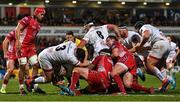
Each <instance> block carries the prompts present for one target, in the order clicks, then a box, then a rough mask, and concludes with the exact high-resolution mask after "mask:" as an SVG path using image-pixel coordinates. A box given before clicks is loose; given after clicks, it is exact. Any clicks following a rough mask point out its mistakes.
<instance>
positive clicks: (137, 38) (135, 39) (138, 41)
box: [131, 35, 141, 44]
mask: <svg viewBox="0 0 180 102" xmlns="http://www.w3.org/2000/svg"><path fill="white" fill-rule="evenodd" d="M131 41H132V42H133V43H136V44H137V43H140V42H141V38H140V37H139V36H138V35H133V36H132V37H131Z"/></svg>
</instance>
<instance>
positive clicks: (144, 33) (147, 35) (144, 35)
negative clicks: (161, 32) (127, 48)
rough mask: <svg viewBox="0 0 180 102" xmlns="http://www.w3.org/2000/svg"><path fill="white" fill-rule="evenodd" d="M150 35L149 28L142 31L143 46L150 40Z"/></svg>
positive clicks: (141, 45)
mask: <svg viewBox="0 0 180 102" xmlns="http://www.w3.org/2000/svg"><path fill="white" fill-rule="evenodd" d="M149 36H150V31H149V30H145V31H144V32H142V42H141V44H140V47H143V45H144V44H145V43H146V42H147V41H148V39H149Z"/></svg>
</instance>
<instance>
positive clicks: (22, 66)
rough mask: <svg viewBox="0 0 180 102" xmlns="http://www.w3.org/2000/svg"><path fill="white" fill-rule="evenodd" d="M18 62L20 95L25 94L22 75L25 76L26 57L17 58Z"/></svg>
mask: <svg viewBox="0 0 180 102" xmlns="http://www.w3.org/2000/svg"><path fill="white" fill-rule="evenodd" d="M19 64H20V67H19V74H18V76H19V85H20V86H19V89H20V94H21V95H25V94H26V92H25V90H24V85H23V83H24V77H25V66H26V64H27V58H26V57H21V58H19Z"/></svg>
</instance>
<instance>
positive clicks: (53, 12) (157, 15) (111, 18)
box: [0, 9, 180, 26]
mask: <svg viewBox="0 0 180 102" xmlns="http://www.w3.org/2000/svg"><path fill="white" fill-rule="evenodd" d="M22 16H24V15H18V16H17V17H4V18H1V19H0V25H5V26H12V25H16V23H17V21H18V19H19V18H21V17H22ZM26 16H27V15H26ZM90 20H98V21H99V22H101V23H102V24H103V23H104V24H106V23H112V24H116V25H121V24H126V25H128V26H133V25H134V24H135V22H136V21H138V20H143V21H144V22H145V23H148V24H153V25H156V26H180V18H177V17H176V18H174V17H172V16H171V15H167V17H165V16H164V15H163V13H162V12H160V11H156V10H154V11H151V12H150V13H149V12H148V11H146V12H145V13H144V12H139V13H137V14H136V15H133V14H132V13H131V12H130V10H125V11H120V10H119V11H118V10H107V9H80V10H71V9H47V13H46V16H45V19H44V21H43V25H44V26H83V25H84V24H85V23H86V22H87V21H90Z"/></svg>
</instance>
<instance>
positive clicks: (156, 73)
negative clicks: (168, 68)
mask: <svg viewBox="0 0 180 102" xmlns="http://www.w3.org/2000/svg"><path fill="white" fill-rule="evenodd" d="M154 73H155V75H156V76H157V77H158V78H159V79H160V80H161V81H163V80H164V79H165V77H164V76H163V75H162V73H161V72H160V70H159V69H158V68H157V67H154Z"/></svg>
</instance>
